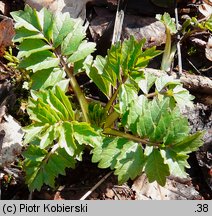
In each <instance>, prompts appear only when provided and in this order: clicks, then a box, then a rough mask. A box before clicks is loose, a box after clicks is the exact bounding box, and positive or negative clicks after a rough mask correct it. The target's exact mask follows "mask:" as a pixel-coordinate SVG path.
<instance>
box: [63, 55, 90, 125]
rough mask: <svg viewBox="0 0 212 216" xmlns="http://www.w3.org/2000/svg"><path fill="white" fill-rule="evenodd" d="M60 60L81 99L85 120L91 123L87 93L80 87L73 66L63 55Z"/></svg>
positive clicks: (78, 97) (79, 99) (77, 95)
mask: <svg viewBox="0 0 212 216" xmlns="http://www.w3.org/2000/svg"><path fill="white" fill-rule="evenodd" d="M60 61H61V64H62V65H63V67H64V70H65V72H66V74H67V75H68V77H69V78H70V83H71V86H72V88H73V90H74V93H75V95H76V97H77V99H78V101H79V104H80V107H81V109H82V113H83V117H84V120H85V121H86V122H88V123H89V122H90V120H89V117H88V102H87V100H86V98H85V95H84V94H83V92H82V90H81V88H80V86H79V84H78V82H77V80H76V78H75V76H74V74H73V68H72V67H68V66H67V64H66V63H65V61H64V60H63V58H62V57H61V58H60Z"/></svg>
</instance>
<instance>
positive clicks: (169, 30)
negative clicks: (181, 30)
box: [156, 13, 177, 72]
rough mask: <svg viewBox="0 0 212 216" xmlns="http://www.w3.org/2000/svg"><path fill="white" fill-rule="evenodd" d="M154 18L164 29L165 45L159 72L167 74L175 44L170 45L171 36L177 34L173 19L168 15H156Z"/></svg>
mask: <svg viewBox="0 0 212 216" xmlns="http://www.w3.org/2000/svg"><path fill="white" fill-rule="evenodd" d="M156 18H157V19H158V20H160V21H161V22H162V23H163V24H164V25H165V28H166V44H165V49H164V53H163V58H162V62H161V70H164V71H167V72H168V71H170V69H171V64H172V62H173V59H174V55H175V52H176V44H173V45H172V35H174V34H176V33H177V29H176V25H175V23H174V21H173V19H172V18H171V17H170V15H169V14H168V13H164V14H163V15H160V14H158V15H156Z"/></svg>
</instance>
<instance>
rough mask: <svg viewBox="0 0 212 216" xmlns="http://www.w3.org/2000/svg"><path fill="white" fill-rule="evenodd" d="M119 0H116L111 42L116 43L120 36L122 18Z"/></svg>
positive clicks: (122, 12)
mask: <svg viewBox="0 0 212 216" xmlns="http://www.w3.org/2000/svg"><path fill="white" fill-rule="evenodd" d="M121 1H122V0H118V6H117V11H116V19H115V25H114V31H113V38H112V44H115V43H117V42H118V41H119V40H120V38H121V32H122V26H123V20H124V10H122V9H121Z"/></svg>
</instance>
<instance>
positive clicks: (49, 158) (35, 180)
mask: <svg viewBox="0 0 212 216" xmlns="http://www.w3.org/2000/svg"><path fill="white" fill-rule="evenodd" d="M23 155H24V157H25V160H24V167H25V170H26V183H27V184H28V187H29V189H30V191H34V190H36V189H37V190H38V191H40V189H41V187H42V185H43V184H46V185H49V186H50V187H54V186H55V185H54V184H55V178H56V177H57V176H58V175H59V174H61V175H65V168H75V163H76V161H75V160H74V159H73V158H72V157H70V156H69V155H68V154H67V153H66V151H65V150H64V149H62V148H59V149H57V150H56V151H54V152H52V153H51V152H50V153H49V152H48V151H47V150H45V149H41V148H39V147H38V146H35V145H30V146H29V147H28V148H27V150H26V151H25V152H24V153H23Z"/></svg>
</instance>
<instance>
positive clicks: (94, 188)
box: [80, 171, 113, 200]
mask: <svg viewBox="0 0 212 216" xmlns="http://www.w3.org/2000/svg"><path fill="white" fill-rule="evenodd" d="M112 172H113V171H111V172H109V173H108V174H107V175H105V176H104V177H103V178H102V179H101V180H100V181H99V182H97V184H96V185H94V186H93V187H92V188H91V189H90V190H89V191H88V192H87V193H86V194H85V195H84V196H82V197H81V198H80V200H85V199H86V198H87V197H88V196H89V195H90V194H91V193H93V192H94V191H95V190H96V189H97V188H98V187H99V186H100V185H101V184H102V183H103V182H104V181H105V180H106V179H107V178H108V177H109V176H110V175H111V174H112Z"/></svg>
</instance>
